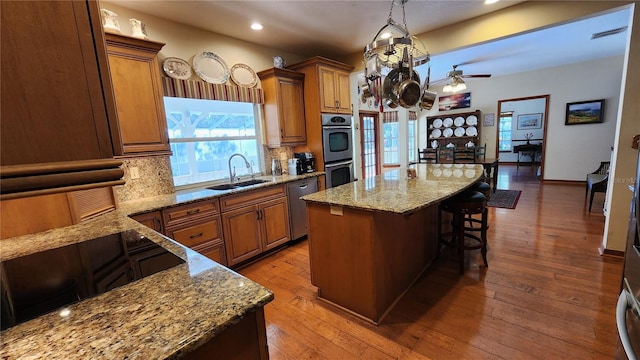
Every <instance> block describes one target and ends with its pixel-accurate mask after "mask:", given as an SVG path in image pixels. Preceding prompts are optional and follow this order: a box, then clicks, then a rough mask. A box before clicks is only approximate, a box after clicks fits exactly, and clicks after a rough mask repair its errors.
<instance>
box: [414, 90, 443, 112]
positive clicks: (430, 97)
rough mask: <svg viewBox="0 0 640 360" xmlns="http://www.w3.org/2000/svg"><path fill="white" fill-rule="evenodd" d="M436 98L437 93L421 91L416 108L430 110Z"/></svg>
mask: <svg viewBox="0 0 640 360" xmlns="http://www.w3.org/2000/svg"><path fill="white" fill-rule="evenodd" d="M437 96H438V94H437V93H435V92H433V91H429V90H427V89H424V90H423V91H422V97H421V98H420V102H419V103H418V106H419V107H420V109H424V110H431V108H432V107H433V104H434V103H435V102H436V97H437Z"/></svg>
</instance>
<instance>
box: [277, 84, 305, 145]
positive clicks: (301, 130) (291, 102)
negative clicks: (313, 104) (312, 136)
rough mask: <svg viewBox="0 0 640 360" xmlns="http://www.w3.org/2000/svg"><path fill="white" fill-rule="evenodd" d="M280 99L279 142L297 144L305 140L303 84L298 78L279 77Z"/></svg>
mask: <svg viewBox="0 0 640 360" xmlns="http://www.w3.org/2000/svg"><path fill="white" fill-rule="evenodd" d="M278 82H279V86H278V87H279V88H280V95H281V101H282V103H281V104H280V105H281V106H280V109H281V111H282V114H281V115H282V116H281V118H280V128H281V134H280V137H281V143H282V144H299V143H304V142H306V141H307V134H306V131H305V119H304V92H303V91H304V90H303V87H304V84H303V82H302V81H300V80H295V79H286V78H279V79H278Z"/></svg>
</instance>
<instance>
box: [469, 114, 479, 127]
mask: <svg viewBox="0 0 640 360" xmlns="http://www.w3.org/2000/svg"><path fill="white" fill-rule="evenodd" d="M467 125H478V118H477V117H476V116H475V115H469V116H467Z"/></svg>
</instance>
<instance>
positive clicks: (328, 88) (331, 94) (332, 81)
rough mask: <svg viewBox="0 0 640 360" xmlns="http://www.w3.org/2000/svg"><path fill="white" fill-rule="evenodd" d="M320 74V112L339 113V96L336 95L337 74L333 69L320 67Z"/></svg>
mask: <svg viewBox="0 0 640 360" xmlns="http://www.w3.org/2000/svg"><path fill="white" fill-rule="evenodd" d="M318 71H319V73H320V111H321V112H336V111H338V96H337V94H336V88H337V86H336V83H337V81H338V80H337V79H336V72H335V70H333V69H331V68H327V67H324V66H319V67H318Z"/></svg>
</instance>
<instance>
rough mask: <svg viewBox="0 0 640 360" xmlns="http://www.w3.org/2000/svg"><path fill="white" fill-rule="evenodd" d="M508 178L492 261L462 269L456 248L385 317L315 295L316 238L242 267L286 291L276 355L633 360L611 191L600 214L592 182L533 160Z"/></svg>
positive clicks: (270, 310)
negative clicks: (613, 251) (365, 316)
mask: <svg viewBox="0 0 640 360" xmlns="http://www.w3.org/2000/svg"><path fill="white" fill-rule="evenodd" d="M498 188H499V189H513V190H522V194H521V196H520V200H519V202H518V205H517V207H516V209H514V210H510V209H498V208H490V210H489V226H490V228H489V232H488V239H489V252H488V262H489V268H485V267H484V266H483V265H482V258H481V256H480V253H479V251H475V252H470V253H469V252H468V253H467V259H468V260H467V269H466V271H465V274H464V275H463V276H460V275H458V267H457V258H456V255H455V253H452V252H450V253H446V252H445V254H444V256H443V257H442V258H441V259H439V260H438V261H437V262H436V263H435V264H434V265H433V266H432V267H431V268H430V269H429V270H428V271H427V272H426V273H425V274H424V275H423V276H422V277H421V278H420V280H419V281H418V282H417V283H416V284H415V285H414V286H413V287H412V288H411V289H410V290H409V292H408V293H407V294H406V295H405V296H404V297H403V298H402V299H401V300H400V301H399V302H398V304H397V305H396V306H395V308H394V309H393V310H392V311H391V313H390V314H389V315H388V316H387V317H386V318H385V320H384V321H383V324H381V325H379V326H374V325H372V324H369V323H367V322H365V321H362V320H360V319H358V318H356V317H354V316H352V315H349V314H347V313H345V312H343V311H341V310H339V309H336V308H334V307H332V306H330V305H328V304H326V303H323V302H321V301H319V300H318V299H317V298H316V290H317V289H316V288H315V287H314V286H313V285H311V281H310V277H309V276H310V275H309V274H310V273H309V252H308V243H307V241H306V240H302V241H299V242H297V243H294V244H292V245H291V246H289V247H287V248H285V249H284V250H282V251H280V252H278V253H276V254H273V255H271V256H269V257H267V258H265V259H263V260H260V261H259V262H256V263H254V264H251V265H249V266H247V267H245V268H243V269H241V270H239V272H240V273H241V274H243V275H245V276H247V277H248V278H250V279H252V280H254V281H256V282H258V283H260V284H262V285H264V286H265V287H267V288H269V289H271V290H272V291H273V292H274V294H275V300H274V301H273V302H271V303H270V304H268V305H267V306H266V307H265V317H266V322H267V336H268V343H269V354H270V357H271V359H274V360H280V359H296V360H297V359H405V360H409V359H417V360H424V359H625V357H624V355H623V353H622V351H621V346H620V345H619V341H618V337H617V329H616V325H615V305H616V300H617V296H618V293H619V290H620V280H621V274H622V259H618V258H612V257H603V256H600V255H599V253H598V247H599V246H600V242H601V239H602V233H603V229H604V216H603V215H602V212H601V211H600V210H599V209H601V208H602V205H603V201H604V200H603V196H596V198H595V200H594V204H593V210H592V212H591V213H589V212H588V211H587V209H586V208H587V205H586V202H585V200H584V187H583V186H577V185H570V184H569V185H565V184H542V183H540V182H539V181H538V179H537V178H536V177H535V176H534V175H533V171H532V169H531V168H530V167H527V166H521V167H520V169H519V170H518V171H516V168H515V166H510V165H501V167H500V175H499V178H498ZM597 195H602V194H597ZM345 241H348V239H345Z"/></svg>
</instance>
